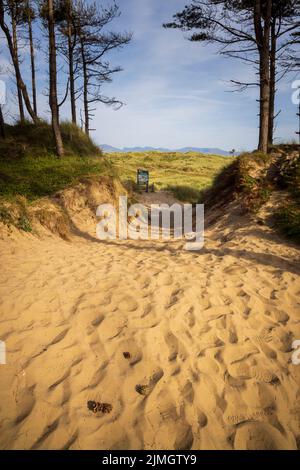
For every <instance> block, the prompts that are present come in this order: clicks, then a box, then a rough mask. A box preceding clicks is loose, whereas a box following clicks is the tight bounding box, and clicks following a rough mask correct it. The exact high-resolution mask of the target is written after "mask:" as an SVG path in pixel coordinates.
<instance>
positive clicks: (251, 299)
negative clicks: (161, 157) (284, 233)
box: [0, 218, 300, 450]
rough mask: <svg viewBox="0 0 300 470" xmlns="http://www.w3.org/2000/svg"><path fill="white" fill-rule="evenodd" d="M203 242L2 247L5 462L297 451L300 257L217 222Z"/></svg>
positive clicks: (31, 239)
mask: <svg viewBox="0 0 300 470" xmlns="http://www.w3.org/2000/svg"><path fill="white" fill-rule="evenodd" d="M206 237H207V239H206V244H205V248H204V249H203V250H202V251H201V252H198V253H194V252H186V251H184V250H183V243H182V242H172V241H170V242H164V243H162V242H151V241H149V242H145V241H126V242H122V243H121V242H120V243H118V242H99V241H97V240H96V238H94V237H92V235H91V236H86V237H85V236H77V237H75V236H74V237H73V238H72V239H71V240H69V241H64V240H62V239H60V238H59V237H57V236H55V235H50V234H44V236H41V237H39V238H37V237H36V236H33V235H18V234H16V233H15V234H14V235H13V236H11V237H10V239H7V238H6V237H3V239H2V240H0V256H1V261H2V269H1V271H0V298H1V303H0V339H1V340H3V341H5V342H6V347H7V365H5V366H0V382H1V383H0V385H1V386H0V447H1V448H2V449H176V450H183V449H296V448H297V446H298V447H299V446H300V366H296V365H293V364H292V354H293V352H292V343H293V341H294V340H296V339H300V305H299V302H300V277H299V274H300V263H299V259H300V256H299V255H300V252H299V250H297V249H296V248H295V247H294V246H293V245H289V244H287V243H283V242H282V241H281V240H280V239H279V238H277V237H276V236H274V235H273V234H272V233H271V232H270V231H269V229H267V228H266V227H260V226H259V225H257V224H254V223H253V224H252V225H251V223H250V222H244V223H240V224H238V223H237V222H236V221H234V220H231V221H229V220H227V219H226V218H225V219H224V220H223V219H222V222H220V223H219V224H217V225H215V226H214V227H213V228H212V229H210V230H208V231H207V234H206ZM124 353H125V354H124ZM89 401H94V402H99V404H103V403H104V404H108V405H111V406H106V408H105V407H104V410H106V411H108V412H107V413H103V412H102V411H103V407H102V408H101V407H100V408H99V412H98V413H93V412H92V411H91V410H89V409H88V407H87V403H88V402H89Z"/></svg>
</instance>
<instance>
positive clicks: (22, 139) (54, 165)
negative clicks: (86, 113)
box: [0, 123, 113, 201]
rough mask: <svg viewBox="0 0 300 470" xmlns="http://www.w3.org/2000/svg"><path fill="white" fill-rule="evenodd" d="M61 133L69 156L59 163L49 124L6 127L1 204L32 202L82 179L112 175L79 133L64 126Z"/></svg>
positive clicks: (0, 161)
mask: <svg viewBox="0 0 300 470" xmlns="http://www.w3.org/2000/svg"><path fill="white" fill-rule="evenodd" d="M62 132H63V136H64V142H65V147H66V156H65V157H64V158H62V159H58V158H57V157H56V156H55V154H54V148H53V137H52V131H51V128H50V126H49V125H47V124H46V123H41V124H40V125H38V126H34V125H32V124H26V125H25V126H24V125H22V126H21V125H16V126H7V139H6V140H5V141H3V140H1V141H0V155H1V158H0V200H2V201H3V200H7V199H10V200H11V199H14V198H15V197H17V196H24V197H26V199H27V200H28V201H33V200H35V199H38V198H41V197H44V196H49V195H52V194H54V193H55V192H57V191H59V190H61V189H63V188H65V187H67V186H71V185H73V184H74V183H76V182H77V181H78V180H79V179H80V178H82V177H85V176H91V175H98V174H101V175H103V174H112V173H113V168H112V166H111V165H110V164H109V162H108V161H107V160H106V159H105V158H104V157H103V156H102V155H101V152H100V151H99V149H98V148H97V147H96V145H95V144H94V143H93V142H92V141H91V140H90V139H89V138H88V137H87V136H86V135H85V134H84V133H82V132H81V130H80V129H78V128H77V127H75V126H73V125H72V124H68V123H63V124H62Z"/></svg>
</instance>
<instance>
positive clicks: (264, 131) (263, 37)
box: [254, 0, 272, 153]
mask: <svg viewBox="0 0 300 470" xmlns="http://www.w3.org/2000/svg"><path fill="white" fill-rule="evenodd" d="M271 15H272V0H267V1H266V10H265V15H264V20H263V22H264V24H263V26H262V0H255V5H254V28H255V34H256V41H257V47H258V51H259V75H260V97H259V103H260V122H259V143H258V150H260V151H261V152H264V153H267V152H268V140H269V115H270V31H271Z"/></svg>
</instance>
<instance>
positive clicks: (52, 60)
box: [48, 0, 64, 157]
mask: <svg viewBox="0 0 300 470" xmlns="http://www.w3.org/2000/svg"><path fill="white" fill-rule="evenodd" d="M48 30H49V76H50V93H49V104H50V109H51V116H52V129H53V134H54V138H55V145H56V151H57V155H58V156H59V157H62V156H63V155H64V147H63V141H62V136H61V132H60V127H59V107H58V102H57V63H56V40H55V22H54V10H53V0H48Z"/></svg>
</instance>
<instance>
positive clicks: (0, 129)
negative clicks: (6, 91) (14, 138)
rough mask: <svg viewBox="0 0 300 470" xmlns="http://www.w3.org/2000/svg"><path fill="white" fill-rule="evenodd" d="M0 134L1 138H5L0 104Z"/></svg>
mask: <svg viewBox="0 0 300 470" xmlns="http://www.w3.org/2000/svg"><path fill="white" fill-rule="evenodd" d="M0 136H1V137H2V139H5V125H4V118H3V112H2V106H1V104H0Z"/></svg>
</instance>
